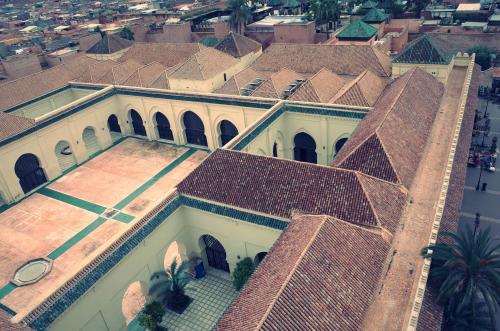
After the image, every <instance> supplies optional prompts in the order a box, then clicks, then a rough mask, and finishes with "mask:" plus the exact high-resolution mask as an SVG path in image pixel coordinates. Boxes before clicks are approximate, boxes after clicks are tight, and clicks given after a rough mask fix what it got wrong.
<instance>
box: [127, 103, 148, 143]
mask: <svg viewBox="0 0 500 331" xmlns="http://www.w3.org/2000/svg"><path fill="white" fill-rule="evenodd" d="M130 120H131V121H132V129H133V133H134V134H135V135H138V136H143V137H145V136H146V128H145V127H144V123H143V122H142V117H141V115H139V113H138V112H137V111H135V110H134V109H131V110H130Z"/></svg>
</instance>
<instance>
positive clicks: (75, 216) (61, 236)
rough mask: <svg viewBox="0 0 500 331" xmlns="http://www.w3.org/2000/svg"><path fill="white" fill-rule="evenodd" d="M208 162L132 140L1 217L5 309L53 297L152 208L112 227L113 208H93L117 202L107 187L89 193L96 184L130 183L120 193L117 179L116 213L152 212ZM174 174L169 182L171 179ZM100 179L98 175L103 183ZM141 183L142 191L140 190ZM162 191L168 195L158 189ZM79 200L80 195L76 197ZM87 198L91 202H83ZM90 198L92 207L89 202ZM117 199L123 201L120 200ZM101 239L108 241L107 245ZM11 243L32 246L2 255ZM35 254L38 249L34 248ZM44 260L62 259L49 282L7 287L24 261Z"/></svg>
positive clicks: (197, 154)
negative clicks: (108, 212) (60, 282)
mask: <svg viewBox="0 0 500 331" xmlns="http://www.w3.org/2000/svg"><path fill="white" fill-rule="evenodd" d="M207 154H208V153H207V152H204V151H197V150H195V149H188V148H185V147H173V146H169V145H165V144H158V143H151V142H145V141H141V140H137V139H126V140H125V141H123V142H120V143H119V144H118V145H117V146H115V147H113V148H112V149H111V151H110V152H107V153H102V154H100V155H98V156H97V157H95V158H93V159H92V160H90V161H88V162H87V163H85V165H82V166H80V167H77V168H76V169H73V170H72V171H71V172H69V173H68V174H66V175H65V176H63V177H61V178H59V179H58V180H57V181H55V182H53V183H51V184H49V185H48V186H46V187H43V188H41V189H39V190H38V191H37V193H35V194H34V195H32V196H30V197H28V198H26V199H24V200H23V201H21V202H20V203H18V204H16V205H15V206H13V207H11V208H8V209H7V210H6V211H4V212H2V213H0V229H2V228H3V229H4V230H5V231H2V232H1V233H0V239H1V238H3V237H5V240H1V241H0V248H2V249H1V251H0V261H3V262H0V263H1V264H0V266H2V268H0V269H2V270H4V271H5V272H0V286H1V284H5V286H4V287H0V299H2V302H1V303H2V304H5V305H7V306H8V307H9V308H12V309H14V310H18V309H20V308H21V307H22V306H23V302H24V303H26V300H25V299H27V298H28V297H29V296H31V295H32V296H36V295H37V294H41V293H42V292H46V290H47V289H48V288H49V287H52V286H54V284H55V283H54V281H55V282H57V279H62V278H63V277H64V275H65V274H67V273H66V272H65V270H66V271H69V270H72V269H75V268H76V267H78V266H79V263H78V261H81V260H83V259H84V258H85V257H86V256H88V255H89V254H90V253H91V252H93V251H94V250H95V249H97V248H99V246H101V245H102V244H104V243H105V241H106V240H108V239H109V238H111V237H112V236H113V235H114V234H116V233H118V232H120V230H123V229H125V226H126V224H127V223H129V222H131V221H132V220H133V219H134V217H135V216H137V215H139V214H141V213H142V211H143V210H144V209H146V208H145V206H142V207H144V208H137V207H136V208H128V209H129V210H130V214H127V213H126V212H120V213H118V214H116V215H115V216H113V219H107V218H103V215H100V214H101V213H102V212H103V211H104V210H105V209H106V208H108V207H110V205H108V203H105V204H100V203H101V202H112V201H111V200H110V201H92V200H94V199H95V198H96V197H97V198H98V197H99V196H100V197H104V198H105V199H106V198H107V199H109V198H110V197H109V196H107V194H106V192H101V191H100V189H102V185H104V184H103V183H102V182H101V183H100V185H96V186H92V185H88V184H89V181H90V182H92V181H94V182H95V181H96V180H99V178H101V179H103V178H104V179H105V178H107V177H109V174H107V173H112V174H114V175H115V176H116V175H118V176H119V177H120V178H122V177H123V178H122V179H123V180H125V179H127V178H128V179H130V182H129V183H128V184H129V185H125V186H126V187H124V186H122V185H121V182H120V180H119V179H120V178H115V181H114V182H112V183H109V185H111V186H115V187H117V189H118V191H117V192H115V193H120V194H118V195H119V196H120V198H118V200H115V202H113V203H115V204H116V205H115V206H113V205H111V206H112V207H115V208H116V207H119V208H118V209H122V208H124V207H129V205H132V203H131V202H136V201H137V200H139V201H143V200H147V202H148V203H146V205H148V207H150V206H151V203H150V202H154V201H156V200H157V199H158V198H159V197H160V196H162V195H163V193H166V191H168V190H170V189H172V188H173V186H175V185H176V184H177V182H178V181H180V180H181V179H177V177H182V178H183V177H185V176H186V175H187V174H188V173H189V172H190V171H191V170H192V169H194V168H195V167H196V166H197V165H198V164H199V163H200V162H201V160H202V159H203V158H205V157H206V155H207ZM113 155H114V156H115V158H113ZM127 157H129V159H127ZM145 161H148V162H146V163H145ZM145 168H147V169H145ZM178 168H179V169H178ZM89 169H90V171H89ZM131 169H132V170H131ZM167 174H169V176H166V175H167ZM89 175H90V177H89ZM94 175H98V176H97V177H98V178H95V177H94ZM170 175H172V176H170ZM179 175H181V176H179ZM146 176H147V177H146ZM165 177H169V178H170V177H172V180H173V182H172V183H170V182H169V183H166V182H164V181H165ZM89 178H93V179H92V180H90V179H89ZM134 183H137V184H135V188H134V187H133V185H134ZM160 184H161V186H162V189H161V190H159V189H154V188H155V187H157V186H159V185H160ZM169 184H170V185H169ZM166 186H168V187H166ZM79 188H80V189H81V190H79ZM59 189H60V190H61V191H59ZM108 189H109V188H108ZM75 192H76V193H78V194H75V195H74V194H73V193H75ZM82 192H83V194H88V195H87V196H81V194H82ZM108 193H109V192H108ZM77 195H80V196H77ZM87 197H92V199H86V198H87ZM112 199H116V196H113V197H112ZM149 200H151V201H149ZM143 204H144V202H143ZM82 214H84V215H82ZM83 216H85V217H83ZM101 228H102V231H101V230H100V229H101ZM37 229H38V230H37ZM2 234H4V235H5V236H2ZM90 234H92V235H91V236H90ZM102 235H104V236H105V238H106V240H103V238H101V236H102ZM23 236H24V237H26V238H24V237H23ZM28 237H30V239H28ZM9 238H10V239H9ZM12 240H15V241H19V240H21V241H22V242H24V243H26V244H25V246H24V248H23V249H21V250H19V249H15V248H14V247H17V246H16V245H17V244H16V243H14V245H13V247H12V249H11V248H10V246H9V247H2V243H10V242H11V241H12ZM26 245H27V246H26ZM3 246H5V245H3ZM31 246H33V247H32V248H30V247H31ZM27 249H29V252H27ZM2 256H3V258H2ZM39 256H49V257H50V258H52V259H57V262H56V263H54V269H53V271H52V272H51V274H50V275H49V276H47V277H46V278H45V279H44V280H42V281H40V282H39V283H37V284H33V285H31V286H27V287H25V288H16V287H15V286H10V283H7V282H8V280H9V279H10V276H11V275H12V273H13V271H14V270H15V269H16V268H18V267H19V266H20V265H21V264H22V263H23V261H26V260H27V259H30V258H34V257H39ZM16 289H17V290H16Z"/></svg>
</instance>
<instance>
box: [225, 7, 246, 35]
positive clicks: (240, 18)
mask: <svg viewBox="0 0 500 331" xmlns="http://www.w3.org/2000/svg"><path fill="white" fill-rule="evenodd" d="M227 9H228V10H229V11H231V14H230V16H229V23H230V24H231V27H232V28H233V29H235V30H236V32H238V33H240V34H241V32H242V30H243V27H244V26H245V25H246V24H247V23H248V22H250V20H251V18H252V14H251V12H250V8H249V7H248V5H247V3H246V1H245V0H229V4H228V7H227Z"/></svg>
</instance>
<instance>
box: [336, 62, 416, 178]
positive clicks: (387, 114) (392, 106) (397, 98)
mask: <svg viewBox="0 0 500 331" xmlns="http://www.w3.org/2000/svg"><path fill="white" fill-rule="evenodd" d="M415 70H416V67H415V68H413V69H410V70H409V71H408V72H410V73H409V74H408V75H409V77H408V78H407V79H406V81H405V85H404V86H403V88H402V89H401V91H399V93H398V95H397V96H396V97H395V98H394V101H393V102H392V104H391V106H390V107H388V109H389V110H388V111H387V112H386V113H385V115H384V118H383V119H382V121H380V124H379V125H377V127H376V128H375V130H374V132H373V133H372V134H370V135H368V137H367V138H366V139H364V140H363V141H361V142H360V143H359V144H358V146H357V147H358V148H359V146H362V145H363V144H364V143H365V142H366V141H367V140H368V139H370V138H371V137H373V136H374V135H375V136H376V137H377V140H378V141H379V142H380V146H382V149H383V150H384V153H385V155H386V156H387V160H388V161H389V163H390V164H391V167H392V169H393V171H394V174H395V175H396V177H397V179H398V180H399V182H401V178H399V176H398V174H397V173H396V171H395V170H394V169H396V168H394V164H393V163H392V160H391V159H390V157H389V155H388V154H387V150H386V149H385V147H384V144H383V143H382V140H380V137H379V135H378V130H379V129H380V127H381V126H382V125H383V124H384V122H385V120H386V119H387V116H389V113H391V111H392V109H393V108H394V105H395V104H396V102H397V101H398V100H399V98H400V96H401V94H402V93H403V91H404V90H405V89H406V87H407V85H408V82H409V81H410V78H411V76H412V75H413V73H414V72H415ZM386 88H387V87H386ZM358 148H355V149H353V150H351V151H350V153H348V154H346V155H345V156H344V158H342V159H341V160H340V162H339V164H340V163H342V162H343V161H345V160H347V158H348V157H349V156H351V155H352V154H353V153H354V152H355V151H356V150H357V149H358Z"/></svg>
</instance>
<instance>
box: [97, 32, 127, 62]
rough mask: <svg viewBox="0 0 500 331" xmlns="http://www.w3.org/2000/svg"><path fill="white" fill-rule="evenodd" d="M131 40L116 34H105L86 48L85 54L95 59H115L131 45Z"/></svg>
mask: <svg viewBox="0 0 500 331" xmlns="http://www.w3.org/2000/svg"><path fill="white" fill-rule="evenodd" d="M132 44H133V42H132V41H130V40H127V39H123V38H122V37H120V36H119V35H118V34H105V35H104V37H103V38H102V39H101V40H99V41H98V42H97V43H96V44H95V45H94V46H92V47H90V48H89V49H88V50H87V56H89V57H92V58H94V59H96V60H116V59H118V58H119V57H120V56H122V55H123V54H124V53H125V52H126V51H127V50H128V49H129V48H130V46H132Z"/></svg>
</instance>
